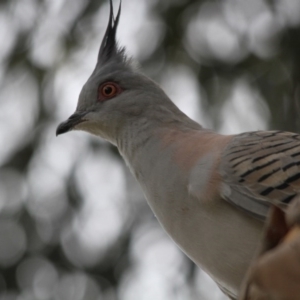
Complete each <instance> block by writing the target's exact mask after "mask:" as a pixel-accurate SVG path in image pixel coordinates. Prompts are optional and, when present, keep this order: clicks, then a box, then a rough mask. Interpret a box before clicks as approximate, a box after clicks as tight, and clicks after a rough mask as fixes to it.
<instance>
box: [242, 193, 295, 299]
mask: <svg viewBox="0 0 300 300" xmlns="http://www.w3.org/2000/svg"><path fill="white" fill-rule="evenodd" d="M295 202H299V200H298V199H297V201H296V200H295ZM291 208H294V209H291ZM291 208H289V209H288V211H287V212H286V213H284V212H283V211H282V210H281V209H279V208H277V207H275V206H274V207H272V209H271V211H270V215H269V219H268V222H267V225H266V229H265V233H264V237H263V242H262V247H261V250H260V252H259V254H258V256H257V257H256V259H255V260H254V261H253V263H252V264H251V266H250V268H249V271H248V274H247V276H246V279H245V281H244V284H243V288H242V291H241V294H240V297H239V299H240V300H299V299H300V225H299V224H298V222H297V221H299V218H297V217H295V216H296V215H297V213H296V208H297V210H298V215H299V214H300V210H299V203H297V204H294V203H293V204H292V205H291ZM286 220H288V221H286ZM292 220H294V221H296V222H297V223H294V224H291V223H290V222H292ZM287 223H290V226H288V225H287Z"/></svg>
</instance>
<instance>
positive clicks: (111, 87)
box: [98, 82, 122, 101]
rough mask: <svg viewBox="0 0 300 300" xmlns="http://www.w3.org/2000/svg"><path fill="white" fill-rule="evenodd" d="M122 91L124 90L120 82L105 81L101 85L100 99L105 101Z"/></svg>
mask: <svg viewBox="0 0 300 300" xmlns="http://www.w3.org/2000/svg"><path fill="white" fill-rule="evenodd" d="M121 91H122V90H121V88H120V86H119V85H118V84H116V83H114V82H105V83H103V84H101V85H100V87H99V95H98V100H99V101H105V100H107V99H110V98H112V97H114V96H116V95H118V94H120V92H121Z"/></svg>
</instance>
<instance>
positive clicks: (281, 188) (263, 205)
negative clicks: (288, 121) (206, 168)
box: [219, 131, 300, 219]
mask: <svg viewBox="0 0 300 300" xmlns="http://www.w3.org/2000/svg"><path fill="white" fill-rule="evenodd" d="M219 172H220V174H221V176H222V187H221V194H222V197H223V198H224V199H225V200H227V201H228V202H230V203H232V204H234V205H236V206H237V207H239V208H241V209H243V210H245V211H246V212H248V213H250V214H252V215H254V216H255V217H258V218H260V219H264V218H265V217H266V214H267V212H268V208H269V205H270V203H273V204H275V205H278V206H280V207H283V208H284V207H286V206H287V204H288V203H290V202H291V201H292V200H293V199H294V198H295V197H296V196H297V195H299V194H300V135H299V134H296V133H290V132H283V131H256V132H247V133H243V134H239V135H236V136H234V138H233V139H232V140H231V141H230V143H229V144H228V145H227V146H226V148H225V150H224V152H223V154H222V157H221V162H220V169H219Z"/></svg>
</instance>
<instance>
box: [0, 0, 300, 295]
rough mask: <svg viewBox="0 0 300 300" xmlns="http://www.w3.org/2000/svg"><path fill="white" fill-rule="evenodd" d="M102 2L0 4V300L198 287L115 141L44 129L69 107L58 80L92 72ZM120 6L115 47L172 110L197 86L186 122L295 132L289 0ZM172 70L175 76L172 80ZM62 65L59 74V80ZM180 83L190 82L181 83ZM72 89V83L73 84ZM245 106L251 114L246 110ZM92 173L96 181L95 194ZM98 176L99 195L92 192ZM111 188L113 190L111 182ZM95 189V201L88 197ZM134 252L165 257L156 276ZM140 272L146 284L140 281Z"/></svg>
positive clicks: (297, 60) (299, 34) (295, 37)
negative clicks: (193, 116) (163, 93)
mask: <svg viewBox="0 0 300 300" xmlns="http://www.w3.org/2000/svg"><path fill="white" fill-rule="evenodd" d="M107 2H108V1H103V0H102V1H100V0H76V1H71V0H55V1H51V0H10V1H1V3H0V40H1V45H2V46H1V49H0V85H1V88H0V122H1V127H0V140H1V149H0V163H1V170H0V299H1V300H8V299H9V300H12V299H16V300H21V299H22V300H25V299H28V300H29V299H30V300H34V299H38V300H40V299H41V300H44V299H62V300H68V299H72V300H74V299H75V300H77V299H78V300H81V299H88V300H89V299H129V300H132V299H177V298H178V299H179V298H181V299H196V298H197V297H199V295H200V294H201V293H202V294H201V295H202V297H203V299H204V297H205V292H204V291H202V290H201V288H200V290H199V288H198V287H197V285H199V284H200V285H201V280H200V283H197V284H196V283H195V282H196V281H197V278H196V277H197V274H196V273H197V272H196V271H195V267H194V265H193V264H192V263H191V262H190V261H189V260H188V259H186V258H185V257H184V256H183V255H182V254H181V253H180V252H179V251H178V250H177V248H176V247H175V246H173V243H172V242H171V241H170V240H169V239H168V237H166V235H165V234H164V233H163V232H162V231H161V230H160V228H159V226H158V225H157V222H156V220H155V218H154V217H153V215H152V213H151V211H150V209H149V208H148V207H147V205H146V203H145V201H144V199H143V196H142V194H141V191H140V190H139V188H138V187H137V186H136V183H135V182H134V180H133V179H132V178H131V177H130V175H129V173H128V171H127V170H126V168H125V166H124V165H123V162H122V160H121V159H120V157H119V154H118V152H117V150H116V149H115V148H114V147H112V146H109V145H107V144H106V143H104V142H103V141H101V140H98V139H96V138H93V137H88V136H84V137H82V136H81V135H83V134H82V133H81V134H74V135H73V136H72V137H64V139H62V138H60V140H56V139H55V137H54V134H55V126H56V125H57V124H58V122H59V121H62V120H63V119H62V118H63V116H64V118H66V117H67V115H65V114H66V113H67V111H68V112H69V114H71V113H72V108H71V106H70V105H69V106H68V105H67V104H64V103H72V104H71V105H72V107H73V108H74V107H75V103H76V98H73V99H67V100H66V98H68V97H67V96H68V95H73V94H70V92H64V89H68V88H69V87H66V86H65V85H66V83H68V85H70V88H69V89H70V90H71V91H72V90H73V88H72V87H73V86H74V85H76V84H77V82H78V80H77V81H76V78H77V77H78V76H79V75H78V74H77V72H81V71H82V70H83V71H84V74H83V75H84V76H85V74H86V75H87V76H88V73H89V72H91V68H90V67H91V66H92V63H91V64H89V63H88V62H87V63H85V60H86V61H88V57H87V54H88V53H93V54H92V55H93V56H94V57H92V59H91V61H93V60H95V58H96V55H97V53H96V52H95V49H96V48H93V47H94V46H90V45H98V44H100V41H101V38H102V36H101V35H102V34H103V32H104V29H105V26H106V22H107V16H108V3H107ZM115 5H116V3H115ZM122 5H123V11H125V12H126V13H125V15H124V16H121V24H122V27H123V28H122V29H123V31H124V30H125V29H126V28H127V29H128V28H134V30H135V31H134V32H133V33H131V34H130V32H129V33H128V35H127V37H128V38H130V39H131V40H128V41H125V43H124V39H122V36H120V35H121V33H120V31H121V30H119V34H118V35H119V36H120V39H122V41H123V44H125V46H128V47H127V48H128V50H130V49H131V50H132V52H134V54H135V55H136V57H135V58H136V59H137V60H139V62H140V64H141V66H142V69H143V70H144V71H145V73H146V74H148V75H149V76H150V77H152V78H153V79H155V80H157V81H158V82H160V83H161V84H162V86H163V87H165V88H166V90H167V92H168V93H169V94H170V95H172V94H175V98H176V93H177V94H178V93H179V92H180V91H178V90H176V88H175V86H177V89H178V88H179V89H182V93H181V94H180V95H181V96H178V98H179V100H178V101H179V102H180V101H181V102H180V103H182V102H183V106H184V105H186V106H187V105H188V104H186V103H184V102H185V96H186V97H188V96H189V95H190V94H194V95H196V96H197V98H198V99H199V100H198V105H199V107H200V114H199V115H198V117H197V118H198V120H199V121H202V122H204V125H206V126H211V127H213V128H214V129H216V130H219V131H221V132H222V131H224V132H227V133H231V128H232V126H231V125H228V126H227V125H226V124H229V123H230V122H231V123H230V124H233V123H234V124H245V123H247V122H249V124H247V126H246V128H249V129H253V130H255V129H267V128H272V129H282V130H289V131H297V132H299V131H300V121H299V117H298V116H299V112H300V111H299V106H300V99H299V97H300V5H299V1H298V0H289V1H287V0H281V1H275V0H274V1H262V0H255V1H247V0H239V1H238V0H226V1H224V0H218V1H217V0H216V1H204V0H197V1H192V0H176V1H171V0H168V1H158V0H151V1H148V0H144V1H138V0H135V1H132V0H130V1H129V0H123V4H122ZM126 7H128V8H127V9H126ZM139 8H140V9H141V10H142V9H143V11H144V14H143V16H142V17H140V18H138V16H139V14H141V13H140V11H139V10H138V9H139ZM130 13H131V14H130ZM135 16H136V18H135ZM122 18H123V19H122ZM122 20H123V21H122ZM122 22H123V23H122ZM134 45H135V48H134V47H133V46H134ZM79 63H80V67H77V64H79ZM86 64H87V65H86ZM70 65H72V66H71V67H70ZM85 65H86V66H85ZM68 68H69V69H68ZM65 69H67V70H69V71H68V72H67V73H64V70H65ZM77 69H78V71H76V70H77ZM86 69H88V70H86ZM180 70H184V72H185V73H184V72H183V73H182V74H183V75H182V76H183V77H179V79H178V78H177V77H176V76H179V75H180V74H181V73H180V72H181V71H180ZM179 73H180V74H179ZM64 74H69V75H68V76H70V78H69V79H68V81H67V80H66V81H64V82H63V83H61V81H62V78H65V77H66V76H64ZM70 74H71V75H70ZM166 74H167V75H166ZM184 74H185V75H184ZM186 74H189V76H187V75H186ZM84 76H83V77H84ZM173 76H174V77H173ZM79 77H80V76H79ZM176 78H177V79H176ZM180 78H183V79H184V78H185V80H186V81H183V80H181V79H180ZM188 79H193V80H194V81H195V82H197V87H196V88H192V89H190V86H189V85H188V82H189V80H188ZM80 80H82V79H80ZM176 80H179V84H178V82H177V81H176ZM186 82H187V84H185V83H186ZM82 83H83V82H82ZM80 88H81V86H77V85H76V93H77V92H78V91H80ZM76 93H75V91H74V94H75V95H76ZM66 95H67V96H66ZM182 95H183V96H182ZM249 99H250V100H249ZM64 101H65V102H64ZM244 101H248V102H247V105H246V102H244ZM175 102H176V101H175ZM62 106H63V109H61V107H62ZM187 110H188V108H187ZM252 111H254V114H255V115H257V114H258V117H257V116H256V117H255V118H254V119H247V118H245V117H247V116H249V115H251V114H253V112H252ZM239 117H240V118H241V120H240V121H236V120H238V118H239ZM256 118H258V119H256ZM224 119H226V120H224ZM251 120H252V121H251ZM253 120H258V122H256V121H253ZM228 122H229V123H228ZM239 122H240V123H239ZM243 122H244V123H243ZM260 124H262V125H261V126H263V128H258V126H259V125H260ZM226 126H227V127H226ZM226 128H227V129H226ZM243 129H244V127H243V125H241V126H240V127H239V126H236V125H235V129H234V130H235V131H236V132H238V131H241V130H243ZM234 130H233V131H234ZM99 157H103V160H100V161H99V163H97V164H95V165H97V166H98V165H99V174H100V172H102V173H101V174H102V175H99V174H98V175H93V174H97V169H96V166H95V167H94V163H93V162H94V161H96V160H98V159H100V158H99ZM104 166H106V169H105V167H104ZM101 168H102V171H100V170H101ZM88 170H91V174H92V175H91V178H90V177H89V171H88ZM118 174H121V175H118ZM97 176H98V177H97ZM118 176H119V177H118ZM115 178H117V180H116V179H115ZM98 179H99V184H103V185H101V188H99V189H98V190H97V180H98ZM93 180H95V181H96V183H94V181H93ZM85 182H87V183H85ZM85 184H86V185H85ZM92 186H94V189H92V188H91V187H92ZM105 186H107V187H108V188H109V187H110V189H111V191H109V192H104V191H103V189H104V187H105ZM117 187H120V189H121V188H122V187H123V190H121V191H120V192H119V193H117V192H116V191H112V190H116V189H117ZM101 189H102V190H101ZM114 192H116V194H114ZM124 193H125V194H126V197H124V195H123V194H124ZM98 198H99V201H98V202H101V201H102V200H103V203H105V205H104V204H103V207H100V206H99V207H98V206H97V207H95V206H93V205H95V202H96V200H97V199H98ZM89 199H90V200H89ZM91 199H93V200H91ZM94 199H96V200H95V201H94ZM116 199H117V200H116ZM98 202H96V203H98ZM89 203H90V204H89ZM93 203H94V204H93ZM108 203H109V204H108ZM112 203H114V204H112ZM98 205H100V204H98ZM109 205H111V206H109ZM112 205H114V206H112ZM98 210H99V211H101V213H99V216H100V215H101V216H102V217H101V218H100V217H99V216H98V215H97V214H96V211H98ZM93 213H95V216H94V215H93V216H94V217H91V214H93ZM97 216H98V217H97ZM97 218H98V219H99V220H98V223H96V221H95V220H97ZM110 221H111V223H109V222H110ZM107 224H108V225H107ZM113 224H114V226H115V227H114V226H113ZM107 226H108V227H107ZM106 227H107V228H106ZM85 230H86V231H85ZM93 230H94V231H93ZM98 233H99V235H98ZM99 236H101V239H100V238H99ZM97 237H98V239H99V240H97ZM149 249H150V250H149ZM143 251H145V252H143ZM141 252H142V254H141ZM143 255H144V256H147V258H145V261H147V259H148V261H150V262H155V261H158V265H159V264H160V263H161V264H162V265H163V264H164V263H165V265H164V270H165V269H166V268H167V267H168V266H169V267H170V266H175V267H173V268H171V267H170V268H171V271H170V269H169V270H167V271H166V270H165V272H167V273H165V274H164V275H163V277H162V278H159V279H158V281H157V282H156V281H155V279H153V278H154V277H155V276H158V275H157V274H158V273H155V272H157V270H160V269H159V266H156V267H155V268H156V269H155V270H156V271H155V272H154V271H153V270H152V269H151V268H150V267H149V264H148V265H147V264H145V263H144V262H143V260H144V256H143ZM160 255H165V256H162V257H161V258H159V256H160ZM175 261H176V263H175ZM147 268H148V269H147ZM153 268H154V267H153ZM161 268H162V267H161ZM143 270H144V271H143ZM145 270H148V271H145ZM149 270H150V271H149ZM143 272H144V273H145V272H146V273H147V272H148V273H147V274H148V275H147V276H148V277H147V276H146V277H145V278H148V279H149V280H148V281H147V282H142V283H141V281H138V279H139V280H141V278H142V277H143V276H142V275H141V274H144V273H143ZM153 272H154V273H153ZM160 272H162V269H161V270H160ZM146 273H145V274H146ZM179 273H180V275H179ZM143 278H144V277H143ZM198 279H199V278H198ZM198 281H199V280H198ZM158 282H159V284H158ZM165 286H167V287H168V288H166V287H165ZM146 288H147V293H145V291H144V290H146ZM159 288H160V289H161V290H164V289H165V290H167V291H165V292H161V291H156V289H157V290H158V289H159ZM203 293H204V294H203ZM141 295H143V296H141ZM158 295H159V297H158ZM178 295H179V296H178ZM203 295H204V296H203ZM211 295H212V294H210V296H208V297H209V298H208V299H213V296H211ZM215 297H216V298H215V299H217V297H220V296H215ZM218 299H220V298H218Z"/></svg>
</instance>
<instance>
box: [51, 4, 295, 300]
mask: <svg viewBox="0 0 300 300" xmlns="http://www.w3.org/2000/svg"><path fill="white" fill-rule="evenodd" d="M120 12H121V5H120V6H119V10H118V13H117V15H116V17H114V14H113V7H112V1H110V16H109V22H108V26H107V29H106V32H105V35H104V38H103V41H102V43H101V47H100V50H99V54H98V60H97V64H96V67H95V69H94V71H93V73H92V74H91V76H90V78H89V79H88V80H87V82H86V83H85V85H84V86H83V88H82V91H81V93H80V95H79V100H78V105H77V108H76V111H75V113H74V114H72V115H71V116H70V118H69V119H67V120H66V121H65V122H63V123H61V124H60V125H59V126H58V127H57V131H56V134H57V135H59V134H62V133H66V132H68V131H70V130H83V131H86V132H89V133H91V134H94V135H97V136H99V137H102V138H104V139H106V140H107V141H109V142H110V143H112V144H113V145H115V146H117V147H118V149H119V152H120V153H121V155H122V157H123V158H124V160H125V161H126V163H127V165H128V167H129V168H130V170H131V172H132V173H133V175H134V176H135V178H136V179H137V181H138V182H139V184H140V185H141V187H142V189H143V192H144V194H145V197H146V199H147V201H148V203H149V205H150V207H151V209H152V210H153V212H154V214H155V215H156V217H157V219H158V220H159V222H160V223H161V225H162V227H163V228H164V229H165V231H166V232H167V233H168V234H169V235H170V236H171V237H172V239H173V240H174V241H175V243H176V244H177V245H178V246H179V247H180V248H181V249H182V251H183V252H184V253H186V255H188V256H189V257H190V258H191V259H192V260H193V261H194V262H195V263H196V264H197V265H198V266H199V267H201V268H202V269H203V270H205V271H206V272H207V273H208V274H209V275H210V276H211V277H212V278H213V279H214V280H215V282H216V283H217V284H218V286H219V287H220V288H221V290H222V291H223V292H224V293H225V294H226V295H228V296H229V297H231V298H232V299H236V297H237V295H238V291H239V288H240V286H241V282H242V280H243V277H244V276H245V274H246V271H247V269H248V267H249V265H250V262H251V260H252V258H253V257H254V254H255V252H256V249H257V246H258V244H259V241H260V239H261V236H262V232H263V226H264V220H265V218H266V215H267V213H268V210H269V207H270V205H271V204H274V205H277V206H279V207H281V208H282V209H285V208H286V207H288V206H289V203H291V202H292V201H293V199H294V198H296V196H297V195H298V194H299V193H300V168H299V165H300V135H298V134H296V133H290V132H283V131H257V132H246V133H242V134H238V135H227V136H226V135H221V134H218V133H216V132H213V131H211V130H208V129H205V128H203V127H202V126H201V125H199V124H198V123H196V122H195V121H193V120H191V119H190V118H189V117H188V116H186V115H185V114H184V113H183V112H181V111H180V110H179V109H178V108H177V107H176V106H175V104H173V102H172V101H171V100H170V99H169V98H168V96H167V95H166V94H165V93H164V91H163V90H162V89H161V88H160V87H159V85H158V84H156V83H155V82H154V81H152V80H151V79H149V78H148V77H146V76H145V75H143V74H142V73H141V72H140V71H139V70H137V69H136V67H135V66H134V64H133V63H132V60H131V59H130V58H128V57H127V56H126V53H125V49H124V48H122V47H119V46H118V44H117V42H116V31H117V27H118V22H119V18H120Z"/></svg>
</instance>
